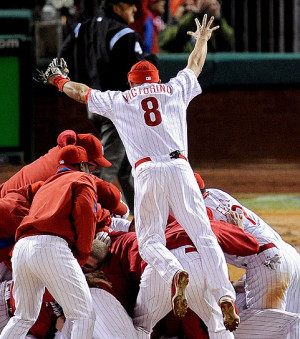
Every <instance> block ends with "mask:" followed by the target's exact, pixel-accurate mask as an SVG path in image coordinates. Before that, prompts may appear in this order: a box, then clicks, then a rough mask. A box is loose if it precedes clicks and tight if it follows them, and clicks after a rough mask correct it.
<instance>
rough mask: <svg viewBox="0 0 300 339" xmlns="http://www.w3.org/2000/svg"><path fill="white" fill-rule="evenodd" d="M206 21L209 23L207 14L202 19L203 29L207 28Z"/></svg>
mask: <svg viewBox="0 0 300 339" xmlns="http://www.w3.org/2000/svg"><path fill="white" fill-rule="evenodd" d="M206 21H207V14H204V16H203V19H202V27H206Z"/></svg>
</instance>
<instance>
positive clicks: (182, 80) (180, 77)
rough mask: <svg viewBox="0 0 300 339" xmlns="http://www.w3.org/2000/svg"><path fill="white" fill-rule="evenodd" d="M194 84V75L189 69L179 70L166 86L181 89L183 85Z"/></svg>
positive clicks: (195, 80)
mask: <svg viewBox="0 0 300 339" xmlns="http://www.w3.org/2000/svg"><path fill="white" fill-rule="evenodd" d="M194 82H198V79H197V77H196V75H195V73H194V72H193V71H192V70H191V69H189V68H184V69H182V70H180V71H179V72H178V73H177V75H176V76H175V77H173V78H171V79H170V81H169V83H168V84H170V85H175V86H176V84H177V85H178V86H180V87H181V86H183V85H184V86H188V84H190V83H194Z"/></svg>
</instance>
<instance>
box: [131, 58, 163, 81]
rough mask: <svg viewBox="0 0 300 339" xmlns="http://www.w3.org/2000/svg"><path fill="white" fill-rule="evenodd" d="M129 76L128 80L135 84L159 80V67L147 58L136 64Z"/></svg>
mask: <svg viewBox="0 0 300 339" xmlns="http://www.w3.org/2000/svg"><path fill="white" fill-rule="evenodd" d="M127 76H128V80H129V81H131V82H133V83H135V84H144V83H145V82H149V83H152V82H159V73H158V69H157V68H156V67H155V66H154V65H153V64H151V62H149V61H147V60H142V61H139V62H138V63H136V64H134V65H133V66H132V67H131V70H130V72H129V73H128V75H127Z"/></svg>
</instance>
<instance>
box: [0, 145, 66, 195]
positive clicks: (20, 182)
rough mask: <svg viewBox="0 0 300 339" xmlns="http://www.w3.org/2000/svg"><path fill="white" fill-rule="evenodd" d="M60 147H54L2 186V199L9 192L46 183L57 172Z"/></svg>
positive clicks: (0, 193)
mask: <svg viewBox="0 0 300 339" xmlns="http://www.w3.org/2000/svg"><path fill="white" fill-rule="evenodd" d="M59 150H60V147H59V146H56V147H53V148H51V149H50V150H49V152H48V153H46V154H45V155H43V156H41V157H40V158H38V159H37V160H35V161H34V162H32V163H31V164H28V165H26V166H24V167H23V168H21V169H20V171H18V172H17V173H16V174H15V175H13V176H12V177H11V178H10V179H8V180H7V181H6V182H5V183H4V184H3V186H2V189H1V192H0V197H1V198H3V197H4V196H5V195H6V194H7V192H8V190H10V189H15V188H20V187H23V186H26V185H28V184H33V183H34V182H36V181H45V180H47V179H48V178H49V177H51V176H52V175H54V174H55V173H56V171H57V154H58V152H59Z"/></svg>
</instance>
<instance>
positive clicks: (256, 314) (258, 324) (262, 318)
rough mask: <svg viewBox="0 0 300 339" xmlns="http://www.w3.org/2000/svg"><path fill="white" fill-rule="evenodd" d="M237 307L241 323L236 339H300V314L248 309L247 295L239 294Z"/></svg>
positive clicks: (236, 332)
mask: <svg viewBox="0 0 300 339" xmlns="http://www.w3.org/2000/svg"><path fill="white" fill-rule="evenodd" d="M236 306H237V308H238V310H239V315H240V317H241V323H240V326H239V327H238V329H237V330H236V331H235V332H234V337H235V338H236V339H249V338H251V339H252V338H253V339H261V338H264V339H299V338H300V314H297V313H291V312H286V311H282V310H277V309H253V308H246V295H245V293H238V294H237V299H236Z"/></svg>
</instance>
